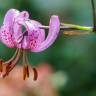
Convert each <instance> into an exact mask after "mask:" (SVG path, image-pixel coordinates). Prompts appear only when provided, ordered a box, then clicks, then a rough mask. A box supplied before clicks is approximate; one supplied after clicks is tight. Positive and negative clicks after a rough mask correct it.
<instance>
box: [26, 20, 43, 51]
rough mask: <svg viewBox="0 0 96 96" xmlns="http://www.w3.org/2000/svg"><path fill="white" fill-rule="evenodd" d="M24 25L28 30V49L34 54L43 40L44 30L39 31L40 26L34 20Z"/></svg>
mask: <svg viewBox="0 0 96 96" xmlns="http://www.w3.org/2000/svg"><path fill="white" fill-rule="evenodd" d="M26 25H27V28H28V29H27V30H28V38H29V49H30V50H31V51H32V52H35V50H36V49H37V48H38V47H39V46H40V44H41V43H42V41H44V40H45V30H43V29H40V28H39V26H42V25H41V24H40V23H39V22H37V21H35V20H31V21H27V22H26Z"/></svg>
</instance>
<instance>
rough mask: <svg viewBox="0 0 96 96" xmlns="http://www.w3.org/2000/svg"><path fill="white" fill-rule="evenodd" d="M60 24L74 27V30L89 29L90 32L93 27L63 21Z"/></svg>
mask: <svg viewBox="0 0 96 96" xmlns="http://www.w3.org/2000/svg"><path fill="white" fill-rule="evenodd" d="M61 25H62V26H68V27H71V28H74V29H75V30H83V31H90V32H92V30H93V27H88V26H80V25H74V24H65V23H61Z"/></svg>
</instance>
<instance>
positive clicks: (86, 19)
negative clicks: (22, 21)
mask: <svg viewBox="0 0 96 96" xmlns="http://www.w3.org/2000/svg"><path fill="white" fill-rule="evenodd" d="M94 1H95V0H94ZM95 5H96V3H95ZM10 8H16V9H18V10H20V11H23V10H27V11H28V12H29V13H30V18H31V19H35V20H37V21H40V22H41V23H42V24H44V25H48V22H49V19H50V16H51V15H53V14H56V15H59V16H60V21H61V22H63V23H72V24H78V25H85V26H92V25H93V18H92V6H91V0H0V25H2V22H3V19H4V15H5V13H6V11H7V10H9V9H10ZM14 51H15V49H9V48H7V47H6V46H5V45H3V44H2V43H0V58H3V59H4V60H8V59H9V58H11V56H12V55H13V53H14ZM28 57H29V60H30V64H31V65H32V66H36V67H37V69H38V70H39V73H40V74H39V79H38V80H37V82H34V81H33V80H32V78H31V77H30V78H29V79H28V80H26V81H22V80H21V79H22V72H21V71H20V70H22V69H21V67H17V68H15V69H14V70H13V73H14V74H13V73H12V76H9V78H7V79H3V80H2V79H1V80H0V96H96V35H95V34H90V35H84V36H65V35H64V34H63V31H60V34H59V36H58V38H57V40H56V42H55V43H54V44H53V45H52V46H51V47H50V48H48V49H46V50H45V51H43V52H40V53H31V52H29V53H28ZM16 69H17V71H16ZM16 76H17V77H16ZM15 77H16V78H15Z"/></svg>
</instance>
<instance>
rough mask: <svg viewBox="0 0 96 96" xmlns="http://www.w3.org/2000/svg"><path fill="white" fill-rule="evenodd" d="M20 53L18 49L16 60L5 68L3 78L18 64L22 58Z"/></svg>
mask: <svg viewBox="0 0 96 96" xmlns="http://www.w3.org/2000/svg"><path fill="white" fill-rule="evenodd" d="M21 52H22V50H21V49H19V50H18V54H17V56H16V58H15V59H14V60H13V61H11V62H9V63H8V65H7V66H6V71H5V74H4V75H3V77H6V76H7V75H8V74H9V73H10V72H11V70H12V69H13V68H14V67H15V65H16V64H17V63H18V62H19V60H20V58H21V57H22V54H21Z"/></svg>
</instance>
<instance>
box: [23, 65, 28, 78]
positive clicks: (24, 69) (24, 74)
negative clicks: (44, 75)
mask: <svg viewBox="0 0 96 96" xmlns="http://www.w3.org/2000/svg"><path fill="white" fill-rule="evenodd" d="M26 75H27V74H26V66H24V67H23V80H25V79H26Z"/></svg>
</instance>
